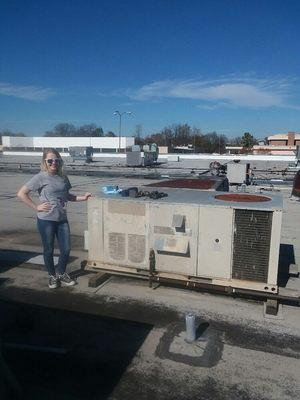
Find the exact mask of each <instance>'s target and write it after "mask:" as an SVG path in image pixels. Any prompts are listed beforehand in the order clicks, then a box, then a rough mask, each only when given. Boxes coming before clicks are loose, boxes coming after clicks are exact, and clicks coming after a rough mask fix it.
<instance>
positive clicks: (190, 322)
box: [185, 313, 196, 343]
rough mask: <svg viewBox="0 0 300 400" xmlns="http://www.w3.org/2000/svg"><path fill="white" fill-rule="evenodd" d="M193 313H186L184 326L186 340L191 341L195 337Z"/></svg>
mask: <svg viewBox="0 0 300 400" xmlns="http://www.w3.org/2000/svg"><path fill="white" fill-rule="evenodd" d="M195 322H196V321H195V315H194V314H192V313H188V314H186V316H185V327H186V339H185V340H186V342H187V343H192V342H194V341H195V339H196V323H195Z"/></svg>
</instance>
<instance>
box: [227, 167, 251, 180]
mask: <svg viewBox="0 0 300 400" xmlns="http://www.w3.org/2000/svg"><path fill="white" fill-rule="evenodd" d="M249 168H250V164H240V163H236V162H232V163H228V164H227V178H228V180H229V183H230V184H231V185H239V184H242V183H248V181H249V176H248V171H249Z"/></svg>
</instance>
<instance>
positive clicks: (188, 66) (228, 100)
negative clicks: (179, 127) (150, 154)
mask: <svg viewBox="0 0 300 400" xmlns="http://www.w3.org/2000/svg"><path fill="white" fill-rule="evenodd" d="M299 20H300V2H299V1H293V0H283V1H278V0H268V1H266V0H260V1H256V0H247V1H246V0H223V1H221V0H208V1H205V0H203V1H201V0H186V1H182V0H181V1H179V0H160V1H158V0H156V1H154V0H147V1H143V0H139V1H135V0H132V1H131V0H128V1H119V0H115V1H114V2H111V1H106V0H105V1H101V0H97V1H96V0H95V1H94V0H85V1H84V0H60V1H57V0H51V1H49V0H47V1H46V0H27V1H24V0H15V1H14V0H1V1H0V130H3V129H10V130H12V131H23V132H25V133H26V134H28V135H34V136H38V135H43V134H44V132H45V131H46V130H49V129H52V128H53V127H54V126H55V125H56V124H57V123H60V122H69V123H73V124H75V125H76V126H79V125H83V124H87V123H95V124H97V125H101V126H102V128H103V129H104V131H105V132H106V131H108V130H113V131H114V132H116V133H117V132H118V118H117V117H116V116H114V115H113V112H114V110H119V111H120V112H124V111H131V112H132V115H126V116H124V117H123V118H122V134H126V135H130V134H132V133H134V131H135V127H136V125H141V126H142V131H143V134H144V135H146V134H149V133H153V132H155V131H159V130H161V129H162V128H163V127H165V126H167V125H171V124H173V123H188V124H189V125H191V126H196V127H198V128H201V129H202V131H203V132H211V131H216V132H217V133H219V134H225V135H227V136H228V137H235V136H241V135H242V134H243V133H244V132H245V131H250V132H251V133H253V134H254V136H255V137H257V138H261V137H265V136H266V135H269V134H274V133H280V132H286V131H299V130H300V90H299V89H300V51H299V50H300V49H299V47H300V46H299V43H300V41H299V37H300V35H299V33H300V23H299Z"/></svg>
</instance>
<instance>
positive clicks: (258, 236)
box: [232, 210, 272, 282]
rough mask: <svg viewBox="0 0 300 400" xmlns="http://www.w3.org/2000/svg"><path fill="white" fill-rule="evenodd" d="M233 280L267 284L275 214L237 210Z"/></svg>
mask: <svg viewBox="0 0 300 400" xmlns="http://www.w3.org/2000/svg"><path fill="white" fill-rule="evenodd" d="M234 224H235V229H234V242H233V265H232V278H234V279H242V280H250V281H257V282H267V278H268V265H269V254H270V241H271V228H272V212H270V211H256V210H235V219H234Z"/></svg>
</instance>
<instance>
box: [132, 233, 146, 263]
mask: <svg viewBox="0 0 300 400" xmlns="http://www.w3.org/2000/svg"><path fill="white" fill-rule="evenodd" d="M145 256H146V238H145V236H144V235H133V234H131V235H128V259H129V261H132V262H134V263H141V262H143V261H144V259H145Z"/></svg>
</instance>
